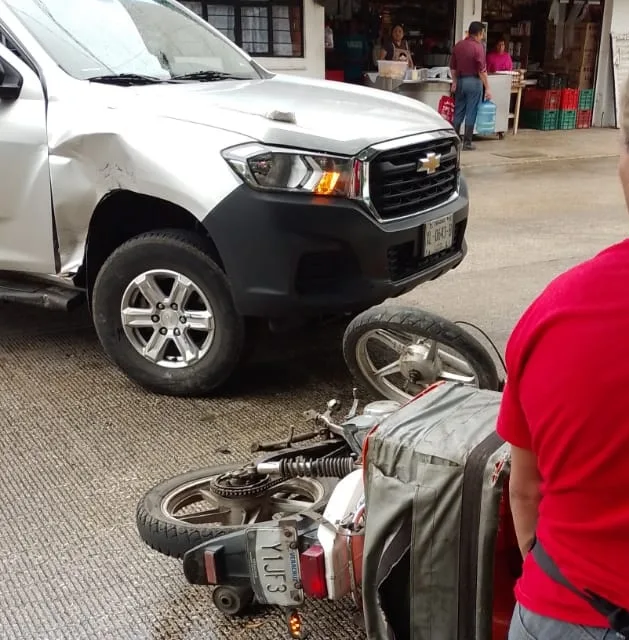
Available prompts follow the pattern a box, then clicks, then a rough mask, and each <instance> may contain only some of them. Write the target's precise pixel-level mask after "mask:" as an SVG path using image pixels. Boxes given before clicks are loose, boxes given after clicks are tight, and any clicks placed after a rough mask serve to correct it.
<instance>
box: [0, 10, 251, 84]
mask: <svg viewBox="0 0 629 640" xmlns="http://www.w3.org/2000/svg"><path fill="white" fill-rule="evenodd" d="M5 2H6V3H7V4H8V6H9V7H10V8H11V9H12V10H13V12H14V13H15V14H16V16H17V17H18V19H19V20H20V21H21V22H22V24H23V25H24V26H25V27H26V28H27V29H28V30H29V31H30V32H31V34H32V35H33V36H34V37H35V38H36V39H37V41H38V42H39V43H40V45H41V46H42V48H43V49H44V50H45V51H46V52H47V53H48V55H49V56H50V57H51V58H52V59H53V60H54V61H55V62H56V63H57V64H58V65H59V66H60V67H61V68H62V69H63V70H64V71H65V72H66V73H68V74H70V75H71V76H73V77H74V78H78V79H80V80H90V79H98V80H107V79H109V80H112V79H115V78H116V77H117V76H119V77H120V78H121V79H122V80H123V81H126V83H128V84H132V83H133V82H132V80H133V79H134V78H135V79H137V80H138V81H140V82H141V81H144V82H150V81H164V80H166V81H168V80H172V79H173V78H179V79H181V80H182V81H185V80H187V81H215V80H227V79H230V78H238V79H252V78H259V77H260V73H259V72H258V70H257V69H256V67H255V66H254V65H253V64H252V63H251V62H250V60H249V59H248V58H247V57H246V56H245V54H244V53H242V52H241V51H240V50H238V49H237V48H236V47H234V46H232V45H231V44H230V43H228V42H226V41H225V40H224V39H223V38H222V37H221V36H220V35H219V33H218V32H217V31H215V30H214V29H213V28H212V27H210V25H208V24H207V23H205V22H204V21H203V20H202V19H200V18H197V17H196V16H192V15H191V14H190V13H187V12H186V10H185V9H183V8H182V6H181V5H179V4H178V3H176V2H171V0H5ZM123 83H124V82H123Z"/></svg>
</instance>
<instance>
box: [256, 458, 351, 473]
mask: <svg viewBox="0 0 629 640" xmlns="http://www.w3.org/2000/svg"><path fill="white" fill-rule="evenodd" d="M355 469H356V461H355V460H354V458H350V457H345V458H319V459H310V460H309V459H307V458H292V459H289V458H286V459H284V460H278V461H277V462H261V463H259V464H258V465H257V468H256V470H257V472H258V473H259V474H260V475H269V476H280V477H282V478H344V477H345V476H347V475H349V474H350V473H351V472H352V471H354V470H355Z"/></svg>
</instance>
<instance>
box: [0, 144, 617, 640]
mask: <svg viewBox="0 0 629 640" xmlns="http://www.w3.org/2000/svg"><path fill="white" fill-rule="evenodd" d="M483 144H485V143H483ZM496 144H500V143H496ZM467 174H468V176H469V180H470V188H471V191H472V198H473V212H472V216H471V220H470V228H469V235H468V241H469V244H470V252H469V256H468V258H467V259H466V261H465V262H464V264H463V265H462V266H461V267H460V268H459V269H458V270H456V271H455V272H453V273H451V274H449V275H447V276H446V277H444V278H442V279H440V280H439V281H436V282H433V283H430V284H428V285H426V286H424V287H421V288H420V289H418V290H416V291H415V292H413V293H412V294H410V295H408V296H407V297H406V301H407V302H408V303H410V304H417V305H421V306H425V307H426V308H429V309H432V310H435V311H437V312H440V313H443V314H444V315H446V316H447V317H449V318H450V319H455V320H456V319H464V320H471V321H473V322H476V323H478V324H479V325H480V326H482V327H483V328H484V329H485V330H487V331H488V332H489V333H490V335H491V336H492V337H493V338H495V339H496V340H497V341H498V343H499V345H500V346H502V345H503V343H504V340H505V339H506V337H507V335H508V333H509V331H510V329H511V327H512V325H513V323H514V322H515V320H516V319H517V316H518V314H519V313H520V312H521V311H522V309H523V308H524V306H525V305H526V304H527V303H528V302H529V301H530V300H531V299H532V298H533V297H534V296H535V295H536V294H537V293H538V292H539V291H540V289H541V288H542V287H543V286H544V285H545V284H546V283H547V282H548V281H549V280H550V279H551V278H552V277H554V276H555V275H556V274H557V273H559V272H560V271H561V270H563V269H565V268H567V267H569V266H571V265H572V264H574V263H575V262H577V261H580V260H582V259H584V258H587V257H590V256H591V255H593V254H594V253H595V252H596V251H598V250H599V249H601V248H603V247H604V246H605V245H606V244H609V243H611V242H615V241H616V240H618V239H620V238H621V237H624V236H625V229H626V228H627V224H628V223H629V221H628V220H627V215H626V213H625V211H624V207H623V203H622V196H621V192H620V188H619V187H618V185H617V180H616V177H615V160H614V159H613V158H612V159H596V160H594V159H591V160H576V161H571V162H569V163H560V162H545V163H539V164H526V165H520V166H507V167H503V166H497V167H496V166H492V167H470V168H469V170H468V171H467ZM0 336H1V337H0V371H1V375H0V433H1V434H2V448H1V453H0V482H1V487H2V488H1V492H2V493H1V496H2V497H1V499H0V509H1V516H2V526H1V527H0V575H1V576H2V578H1V580H0V639H1V640H4V639H10V640H13V639H15V640H18V639H20V640H21V639H25V640H26V639H28V640H34V639H46V640H53V639H55V640H56V639H62V638H63V639H66V638H67V639H73V640H74V639H81V640H82V639H86V640H87V639H89V640H104V639H111V640H125V639H131V638H133V639H135V638H142V639H144V638H147V639H148V638H151V639H153V638H154V639H160V640H197V639H199V640H201V639H203V640H213V639H214V638H217V639H218V638H243V639H249V638H252V639H253V638H260V637H268V638H279V637H282V633H283V624H282V621H281V619H280V618H279V616H278V615H277V613H276V612H274V611H270V612H261V613H260V614H259V615H257V616H255V617H254V618H253V619H251V620H228V619H225V618H223V617H222V616H220V615H219V614H217V613H216V612H215V610H214V609H213V607H212V604H211V600H210V593H209V590H207V589H197V588H192V587H190V586H188V585H187V584H186V583H185V581H184V578H183V576H182V573H181V569H180V564H179V563H178V562H177V561H175V560H171V559H168V558H164V557H161V556H160V555H158V554H157V553H154V552H152V551H150V550H149V549H148V548H146V547H144V546H143V545H142V543H141V542H140V541H139V540H138V538H137V535H136V533H135V527H134V508H135V504H136V501H137V499H138V498H139V497H140V495H141V494H142V493H143V492H144V491H145V490H146V489H147V488H148V487H150V486H151V485H152V484H154V483H156V482H157V481H159V480H161V479H162V478H164V477H168V476H170V475H174V474H176V473H180V472H183V471H186V470H188V469H192V468H196V467H199V466H202V465H209V464H221V463H224V462H227V461H231V460H239V459H242V458H243V457H244V456H246V452H247V449H248V446H249V443H250V442H251V440H253V439H254V438H256V437H257V436H259V435H260V434H262V435H264V437H275V436H280V435H282V434H284V433H285V432H286V430H287V429H288V427H289V426H290V425H291V424H295V425H299V424H300V412H301V411H303V410H305V409H307V408H310V407H320V406H322V404H323V403H324V402H325V401H326V400H327V399H328V398H330V397H332V396H338V391H339V390H342V391H343V392H344V393H346V392H347V391H348V390H349V387H350V384H351V383H350V380H349V379H348V376H347V374H346V373H345V370H344V367H343V364H342V361H341V358H340V351H339V345H338V344H328V345H327V348H325V349H323V348H321V349H311V350H310V351H309V352H305V353H302V354H301V355H299V354H297V355H296V356H295V357H293V358H292V359H291V360H288V361H286V362H283V363H282V362H279V363H275V364H273V365H256V366H252V367H249V368H248V369H247V370H246V371H245V372H244V373H243V374H242V375H241V376H240V379H239V380H237V381H236V382H235V383H234V384H233V385H232V388H231V389H230V390H229V394H225V395H224V397H220V398H215V399H209V400H181V399H172V398H162V397H156V396H151V395H149V394H146V393H144V392H143V391H141V390H139V389H138V388H136V387H134V386H133V385H132V384H130V383H129V382H127V380H126V379H125V378H124V377H123V376H122V375H121V374H120V373H119V372H118V371H117V370H116V369H114V368H113V367H112V366H111V365H110V364H109V363H108V362H107V360H106V359H105V357H104V356H103V355H102V353H101V351H100V349H99V347H98V344H97V341H96V338H95V336H94V332H93V331H92V329H91V327H90V325H89V321H88V318H87V317H86V316H85V315H84V314H83V313H79V314H77V315H73V316H70V317H68V316H64V315H61V314H59V315H57V314H51V313H46V312H44V311H39V310H33V309H27V308H20V307H10V306H4V307H1V308H0ZM351 614H352V611H351V607H350V605H349V604H348V603H341V604H339V605H336V606H333V605H329V604H317V605H312V604H311V605H309V607H308V609H307V610H306V615H307V620H308V623H309V624H310V628H311V631H312V638H313V640H324V639H325V638H330V637H334V638H335V640H344V639H346V638H347V639H348V640H349V639H350V638H351V639H352V640H355V639H356V638H357V637H359V635H360V634H358V633H357V631H356V629H355V628H353V626H352V624H351Z"/></svg>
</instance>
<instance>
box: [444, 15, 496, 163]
mask: <svg viewBox="0 0 629 640" xmlns="http://www.w3.org/2000/svg"><path fill="white" fill-rule="evenodd" d="M484 35H485V27H484V25H483V23H482V22H472V24H470V28H469V29H468V36H467V38H465V39H464V40H461V41H460V42H457V43H456V44H455V45H454V49H453V50H452V56H451V57H450V73H451V75H452V92H453V93H454V123H453V124H454V128H455V130H456V132H457V133H458V134H460V132H461V125H462V124H463V122H464V121H465V135H464V137H463V149H466V150H473V149H474V145H473V144H472V137H473V135H474V125H475V124H476V116H477V115H478V107H479V105H480V103H481V100H482V99H483V88H484V89H485V98H486V99H487V100H491V91H490V90H489V83H488V80H487V62H486V59H485V47H484V46H483V44H482V40H483V37H484Z"/></svg>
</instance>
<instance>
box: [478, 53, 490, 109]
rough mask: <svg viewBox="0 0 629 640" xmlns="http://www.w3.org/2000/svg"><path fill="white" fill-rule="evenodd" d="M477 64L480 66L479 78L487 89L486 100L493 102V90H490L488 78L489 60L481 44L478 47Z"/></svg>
mask: <svg viewBox="0 0 629 640" xmlns="http://www.w3.org/2000/svg"><path fill="white" fill-rule="evenodd" d="M476 64H477V65H478V77H479V78H480V79H481V82H482V83H483V87H485V99H486V100H491V98H492V96H491V89H490V88H489V78H488V77H487V58H486V57H485V51H484V49H483V45H481V44H479V45H478V47H477V56H476Z"/></svg>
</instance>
